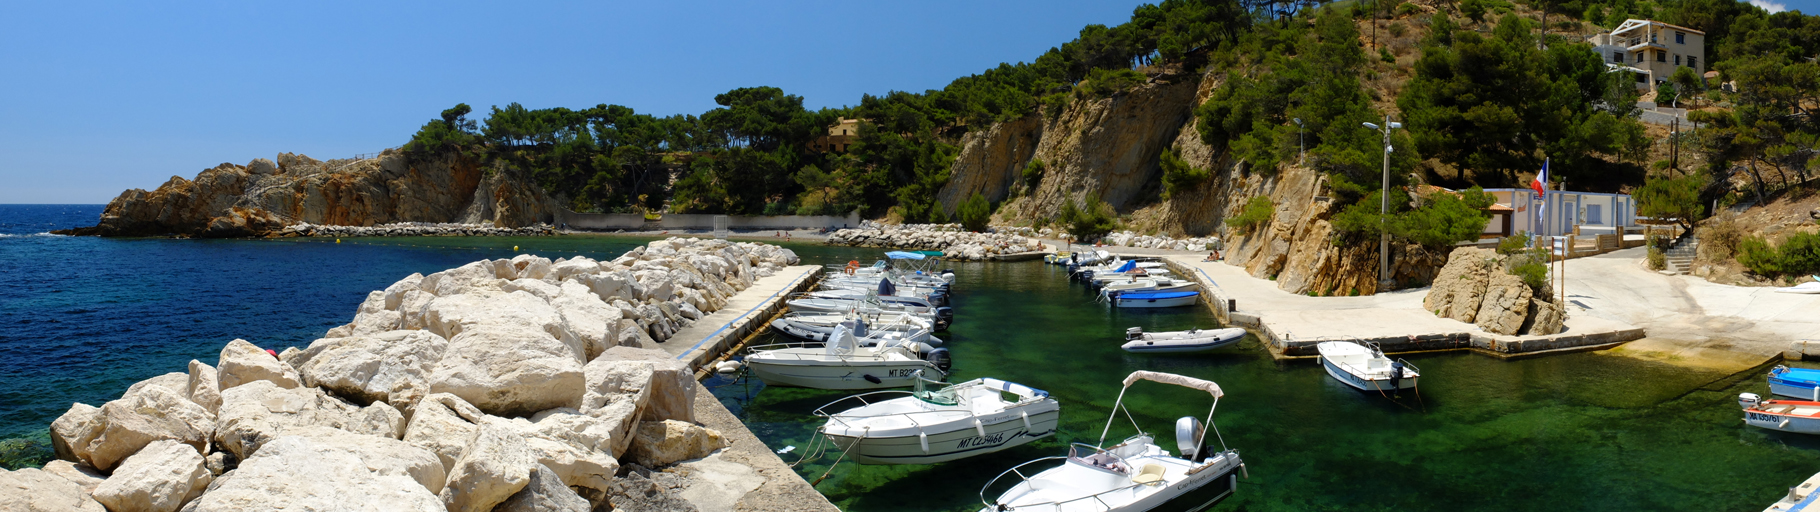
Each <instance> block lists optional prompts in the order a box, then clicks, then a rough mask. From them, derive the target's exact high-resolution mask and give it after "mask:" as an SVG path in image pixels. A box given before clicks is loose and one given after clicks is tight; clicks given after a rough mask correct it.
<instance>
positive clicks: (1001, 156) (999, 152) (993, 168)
mask: <svg viewBox="0 0 1820 512" xmlns="http://www.w3.org/2000/svg"><path fill="white" fill-rule="evenodd" d="M1042 136H1043V116H1042V114H1040V113H1035V112H1033V113H1031V114H1030V115H1026V116H1024V117H1020V118H1017V119H1014V120H1011V121H1006V122H1003V123H998V124H994V125H992V126H991V127H990V128H987V129H985V130H983V131H973V132H967V134H966V135H963V136H961V152H960V154H959V155H957V156H955V158H954V164H952V165H950V166H949V167H948V183H947V184H946V185H942V189H941V190H940V191H939V192H937V193H936V196H935V200H936V201H940V202H941V203H942V209H943V210H946V211H947V214H948V215H949V216H950V217H952V216H953V215H954V211H955V209H956V208H958V207H959V206H960V204H961V201H966V200H967V198H969V197H972V196H973V194H974V193H979V194H980V195H982V196H985V198H986V200H987V201H989V202H993V203H997V202H999V201H1003V200H1005V197H1006V196H1008V195H1010V193H1011V190H1012V189H1013V188H1014V187H1016V186H1017V183H1018V180H1021V179H1023V173H1024V166H1025V165H1029V163H1030V158H1031V156H1033V155H1035V154H1036V146H1037V144H1038V143H1039V142H1040V141H1041V140H1042Z"/></svg>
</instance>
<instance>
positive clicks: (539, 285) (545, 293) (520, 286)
mask: <svg viewBox="0 0 1820 512" xmlns="http://www.w3.org/2000/svg"><path fill="white" fill-rule="evenodd" d="M500 289H501V290H505V292H506V293H511V292H516V291H520V290H523V291H524V292H525V293H529V294H531V295H535V296H537V298H539V299H543V300H544V301H545V302H549V301H550V299H554V298H556V296H557V295H561V294H562V288H561V287H559V286H557V285H555V284H551V283H550V282H549V281H544V280H542V279H523V278H521V279H515V280H512V281H507V282H506V284H505V285H503V286H501V287H500Z"/></svg>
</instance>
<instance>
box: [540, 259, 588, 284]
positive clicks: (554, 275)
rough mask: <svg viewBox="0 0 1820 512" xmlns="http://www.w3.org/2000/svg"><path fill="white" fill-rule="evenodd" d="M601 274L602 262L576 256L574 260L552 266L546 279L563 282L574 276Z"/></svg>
mask: <svg viewBox="0 0 1820 512" xmlns="http://www.w3.org/2000/svg"><path fill="white" fill-rule="evenodd" d="M599 272H600V262H597V261H594V260H592V259H589V258H587V257H586V256H576V257H575V258H574V259H568V260H563V261H561V262H559V263H556V264H554V265H551V266H550V273H549V275H548V276H546V277H547V278H550V279H555V280H557V281H562V280H565V279H568V278H569V276H573V275H578V274H595V273H599Z"/></svg>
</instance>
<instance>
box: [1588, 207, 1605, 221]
mask: <svg viewBox="0 0 1820 512" xmlns="http://www.w3.org/2000/svg"><path fill="white" fill-rule="evenodd" d="M1600 206H1604V205H1597V204H1589V205H1586V223H1587V224H1604V222H1600V220H1599V217H1601V215H1599V213H1600V212H1599V209H1600V208H1599V207H1600Z"/></svg>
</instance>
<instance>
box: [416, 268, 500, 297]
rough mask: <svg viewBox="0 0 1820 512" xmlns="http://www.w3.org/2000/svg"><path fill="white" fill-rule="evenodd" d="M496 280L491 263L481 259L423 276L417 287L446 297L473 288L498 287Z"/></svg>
mask: <svg viewBox="0 0 1820 512" xmlns="http://www.w3.org/2000/svg"><path fill="white" fill-rule="evenodd" d="M498 280H499V278H498V277H496V276H495V275H494V273H493V265H492V263H490V262H487V261H486V260H481V261H476V262H473V263H469V264H466V265H462V266H459V267H455V268H452V269H448V270H444V271H441V272H437V273H434V274H430V275H427V276H423V280H422V281H419V282H418V284H417V288H418V289H421V290H423V291H426V292H430V293H431V294H433V295H436V296H438V297H447V296H451V295H458V294H462V293H466V292H468V291H470V290H473V289H488V288H491V289H498V286H499V285H498V284H497V283H496V282H495V281H498Z"/></svg>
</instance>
